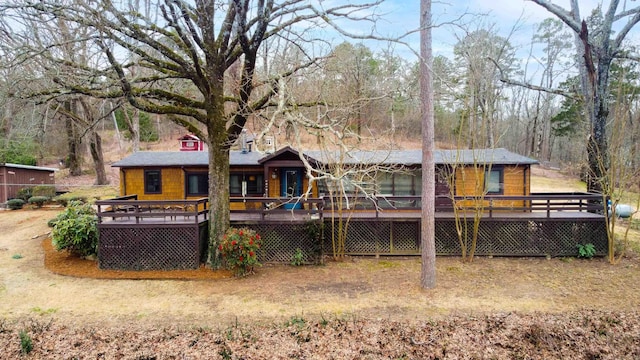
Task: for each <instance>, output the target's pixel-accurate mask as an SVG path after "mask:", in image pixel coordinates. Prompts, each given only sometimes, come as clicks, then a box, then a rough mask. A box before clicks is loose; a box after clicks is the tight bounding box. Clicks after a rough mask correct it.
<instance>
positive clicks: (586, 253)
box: [576, 243, 596, 259]
mask: <svg viewBox="0 0 640 360" xmlns="http://www.w3.org/2000/svg"><path fill="white" fill-rule="evenodd" d="M576 246H577V247H578V257H579V258H583V259H591V258H592V257H593V256H594V255H595V254H596V247H595V246H593V244H591V243H589V244H584V245H583V244H578V245H576Z"/></svg>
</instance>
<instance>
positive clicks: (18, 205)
mask: <svg viewBox="0 0 640 360" xmlns="http://www.w3.org/2000/svg"><path fill="white" fill-rule="evenodd" d="M23 206H24V200H22V199H11V200H9V201H7V207H8V208H9V209H11V210H18V209H22V207H23Z"/></svg>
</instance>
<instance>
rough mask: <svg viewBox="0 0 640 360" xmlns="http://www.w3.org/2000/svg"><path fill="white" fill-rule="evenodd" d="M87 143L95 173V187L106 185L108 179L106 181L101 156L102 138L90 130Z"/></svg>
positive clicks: (102, 157) (93, 130)
mask: <svg viewBox="0 0 640 360" xmlns="http://www.w3.org/2000/svg"><path fill="white" fill-rule="evenodd" d="M90 139H91V140H90V141H89V150H90V151H89V152H90V153H91V158H92V159H93V167H94V168H95V171H96V182H95V185H107V184H108V183H109V179H107V172H106V171H105V168H104V156H103V154H102V138H101V137H100V134H98V132H97V131H95V129H91V137H90Z"/></svg>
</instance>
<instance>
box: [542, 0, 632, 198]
mask: <svg viewBox="0 0 640 360" xmlns="http://www.w3.org/2000/svg"><path fill="white" fill-rule="evenodd" d="M530 1H533V2H534V3H536V4H538V5H540V6H541V7H543V8H545V9H546V10H548V11H549V12H551V13H552V14H554V15H555V16H556V17H558V19H560V20H561V21H562V22H563V23H565V24H566V25H567V26H568V27H569V28H570V29H571V30H572V31H573V33H574V37H575V44H576V49H577V56H578V64H579V66H578V69H579V72H580V93H581V96H582V98H583V99H584V101H585V110H586V111H585V112H586V117H587V119H588V122H589V124H590V127H591V129H590V137H589V141H588V144H587V157H588V162H589V170H590V175H591V176H589V179H588V182H587V189H588V190H589V191H596V192H602V189H603V187H606V184H605V185H603V184H602V183H601V182H602V181H606V172H607V171H608V168H609V160H608V146H607V133H606V124H607V118H608V116H609V102H608V97H609V92H610V91H609V75H610V71H611V64H612V62H613V60H614V59H615V58H616V57H625V56H627V57H628V55H626V54H624V53H623V45H624V41H625V39H626V37H627V36H628V35H629V33H630V31H631V30H632V29H633V28H634V27H635V25H636V24H637V23H638V21H640V7H634V8H630V9H627V8H626V3H627V2H626V1H624V2H622V3H623V5H622V8H620V7H621V4H620V3H621V2H620V1H619V0H612V1H611V2H610V3H609V8H608V9H606V12H605V13H604V14H603V16H602V21H601V23H600V24H599V25H600V26H599V27H598V29H597V32H596V33H592V32H590V31H589V28H588V27H587V22H586V21H585V20H583V19H582V18H581V17H580V7H579V1H578V0H571V1H570V8H569V10H567V9H565V8H563V7H561V6H559V5H557V4H554V3H552V2H551V1H548V0H530ZM597 10H598V11H599V9H597ZM623 21H626V23H623V24H621V27H620V30H618V31H613V26H614V24H615V23H619V22H623ZM635 59H636V60H637V57H635Z"/></svg>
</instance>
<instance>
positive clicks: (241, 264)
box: [218, 228, 262, 276]
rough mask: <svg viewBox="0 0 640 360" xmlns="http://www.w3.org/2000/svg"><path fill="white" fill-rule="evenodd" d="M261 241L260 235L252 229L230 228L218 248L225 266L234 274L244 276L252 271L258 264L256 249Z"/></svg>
mask: <svg viewBox="0 0 640 360" xmlns="http://www.w3.org/2000/svg"><path fill="white" fill-rule="evenodd" d="M261 242H262V240H261V239H260V235H259V234H256V232H255V231H253V230H250V229H235V228H230V229H229V230H227V233H226V234H225V235H224V237H223V239H222V242H221V243H220V246H219V247H218V249H219V250H220V253H221V254H222V257H223V258H224V260H225V262H226V264H227V267H228V268H229V269H231V270H232V271H233V272H234V273H235V275H236V276H245V275H248V274H251V273H253V268H254V267H255V266H260V263H259V262H258V249H260V244H261Z"/></svg>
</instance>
